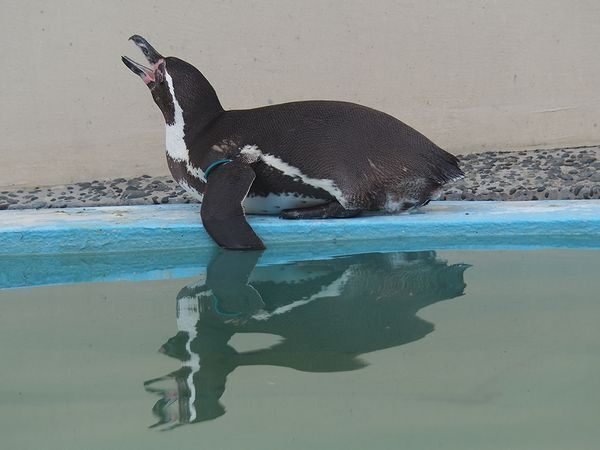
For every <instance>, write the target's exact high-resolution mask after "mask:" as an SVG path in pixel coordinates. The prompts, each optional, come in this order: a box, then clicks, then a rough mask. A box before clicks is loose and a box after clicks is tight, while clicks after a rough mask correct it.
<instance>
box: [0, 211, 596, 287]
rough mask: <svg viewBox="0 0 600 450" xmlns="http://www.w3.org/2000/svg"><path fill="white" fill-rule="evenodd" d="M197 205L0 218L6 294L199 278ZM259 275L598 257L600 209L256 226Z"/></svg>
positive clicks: (204, 239) (208, 247)
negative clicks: (467, 259)
mask: <svg viewBox="0 0 600 450" xmlns="http://www.w3.org/2000/svg"><path fill="white" fill-rule="evenodd" d="M198 210H199V206H198V205H167V206H128V207H103V208H90V209H65V210H37V211H36V210H26V211H18V210H15V211H3V212H0V289H1V288H14V287H25V286H39V285H49V284H65V283H79V282H90V281H114V280H147V279H164V278H181V277H192V276H198V274H199V273H201V272H202V271H203V270H204V269H205V267H206V264H207V263H208V261H209V260H210V257H211V254H212V253H213V252H214V251H216V250H217V247H216V246H215V245H214V243H213V242H212V241H211V240H210V238H209V237H208V236H207V235H206V232H205V231H204V229H203V227H202V225H201V223H200V218H199V214H198ZM250 221H251V223H252V225H253V226H254V227H255V229H256V230H257V232H258V233H259V234H260V235H261V236H262V237H263V239H264V240H265V242H266V244H267V246H268V247H269V249H268V250H267V251H266V252H265V253H264V254H263V255H262V257H261V259H260V262H259V265H268V264H283V263H288V262H293V261H302V260H307V259H326V258H331V257H335V256H339V255H350V254H358V253H370V252H394V251H421V250H444V249H462V250H482V249H535V248H558V247H566V248H600V201H595V200H586V201H541V202H448V201H446V202H436V203H434V204H431V205H430V206H428V207H426V208H423V209H422V211H421V213H419V214H403V215H398V216H370V217H363V218H357V219H346V220H322V221H284V220H280V219H278V218H275V217H251V219H250Z"/></svg>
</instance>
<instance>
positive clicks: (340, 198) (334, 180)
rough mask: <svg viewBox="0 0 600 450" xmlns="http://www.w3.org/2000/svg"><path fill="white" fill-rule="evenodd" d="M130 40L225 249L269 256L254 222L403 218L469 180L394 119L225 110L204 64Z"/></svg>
mask: <svg viewBox="0 0 600 450" xmlns="http://www.w3.org/2000/svg"><path fill="white" fill-rule="evenodd" d="M130 40H131V41H133V42H134V43H135V45H136V46H137V47H139V49H140V50H141V51H142V53H143V54H144V56H145V58H146V60H147V61H148V64H149V67H147V66H144V65H142V64H139V63H137V62H135V61H133V60H132V59H131V58H129V57H126V56H123V57H122V61H123V63H124V64H125V65H126V66H127V67H128V68H129V69H130V70H131V71H132V72H133V73H134V74H136V75H138V76H139V77H140V78H141V79H142V80H143V82H144V83H145V84H146V86H147V87H148V88H149V90H150V93H151V94H152V97H153V99H154V102H155V103H156V104H157V106H158V107H159V109H160V111H161V112H162V114H163V116H164V119H165V123H166V153H167V164H168V167H169V170H170V171H171V174H172V176H173V177H174V179H175V180H176V181H177V182H178V183H179V185H180V186H182V187H183V189H185V190H186V191H187V192H189V193H190V194H191V195H192V196H193V197H195V198H196V199H198V200H199V201H200V202H201V203H202V206H201V211H200V215H201V218H202V222H203V225H204V228H205V229H206V231H207V232H208V234H209V235H210V236H211V237H212V238H213V240H214V241H215V242H216V243H217V244H218V245H219V246H221V247H223V248H226V249H235V250H260V249H264V248H265V246H264V244H263V242H262V240H261V239H260V238H259V237H258V236H257V234H256V233H255V232H254V230H253V229H252V228H251V227H250V225H249V224H248V222H247V221H246V214H279V216H280V217H281V218H283V219H324V218H349V217H355V216H358V215H360V214H361V213H363V212H365V211H379V212H382V213H399V212H403V211H407V210H410V209H413V208H418V207H420V206H422V205H425V204H427V203H428V202H429V201H430V200H431V199H432V198H434V197H435V196H436V195H439V193H440V192H441V188H442V186H443V185H444V184H445V183H448V182H451V181H455V180H458V179H461V178H463V177H464V174H463V172H462V171H461V169H460V168H459V165H458V159H457V158H456V157H455V156H453V155H451V154H450V153H448V152H446V151H444V150H442V149H441V148H440V147H438V146H437V145H436V144H434V143H433V142H432V141H430V140H429V139H428V138H426V137H425V136H423V135H422V134H421V133H419V132H418V131H416V130H414V129H413V128H411V127H410V126H408V125H406V124H405V123H403V122H401V121H399V120H398V119H396V118H395V117H392V116H391V115H388V114H386V113H384V112H381V111H377V110H375V109H371V108H368V107H366V106H362V105H358V104H354V103H348V102H341V101H323V100H312V101H299V102H291V103H284V104H277V105H270V106H264V107H259V108H254V109H246V110H225V109H224V108H223V106H222V105H221V103H220V101H219V98H218V96H217V93H216V92H215V89H214V88H213V87H212V85H211V84H210V83H209V81H208V80H207V79H206V78H205V77H204V75H202V73H201V72H200V71H199V70H198V69H196V68H195V67H194V66H192V65H191V64H189V63H187V62H185V61H183V60H181V59H179V58H176V57H164V56H162V55H161V54H160V53H158V52H157V51H156V50H155V49H154V47H152V46H151V45H150V43H148V41H147V40H146V39H144V38H143V37H141V36H139V35H134V36H132V37H131V38H130Z"/></svg>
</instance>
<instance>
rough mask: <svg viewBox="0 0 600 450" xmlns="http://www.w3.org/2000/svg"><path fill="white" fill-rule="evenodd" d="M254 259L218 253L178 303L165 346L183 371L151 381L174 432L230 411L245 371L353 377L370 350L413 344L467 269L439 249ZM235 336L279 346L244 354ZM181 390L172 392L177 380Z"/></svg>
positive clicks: (163, 421)
mask: <svg viewBox="0 0 600 450" xmlns="http://www.w3.org/2000/svg"><path fill="white" fill-rule="evenodd" d="M259 257H260V253H258V252H250V253H245V254H241V255H240V254H232V253H229V252H222V251H221V252H219V253H217V254H216V255H215V256H214V257H213V259H212V260H211V262H210V264H209V266H208V268H207V273H206V278H205V279H203V280H201V281H199V282H198V283H195V284H190V285H188V286H186V287H184V288H183V289H181V291H180V292H179V294H178V296H177V326H178V328H179V332H178V333H177V334H176V335H175V336H174V337H172V338H170V339H169V340H168V341H167V342H166V343H165V344H164V345H163V346H162V347H161V349H160V351H161V353H164V354H166V355H168V356H171V357H174V358H177V359H179V360H180V361H181V362H182V367H181V369H179V370H177V371H175V372H173V373H171V374H168V375H166V376H163V377H160V378H155V379H152V380H148V381H146V382H145V383H144V386H145V389H146V390H147V391H148V392H151V393H153V394H155V395H158V396H159V397H160V399H159V400H158V401H157V402H156V404H155V406H154V408H153V411H154V414H155V415H156V416H157V417H158V418H159V422H158V423H156V424H155V425H154V426H155V427H161V428H171V427H177V426H180V425H185V424H188V423H194V422H202V421H207V420H211V419H215V418H217V417H219V416H221V415H223V414H224V413H225V408H224V407H223V405H222V404H221V403H220V401H219V400H220V398H221V396H222V395H223V393H224V391H225V383H226V379H227V376H228V375H229V374H230V373H231V372H232V371H233V370H235V368H236V367H239V366H280V367H289V368H292V369H296V370H301V371H305V372H339V371H349V370H356V369H360V368H362V367H364V366H365V365H366V363H365V362H364V361H362V360H361V359H360V355H362V354H364V353H369V352H374V351H377V350H382V349H386V348H390V347H395V346H399V345H403V344H407V343H410V342H414V341H416V340H418V339H421V338H423V337H424V336H426V335H427V334H429V333H431V332H432V331H433V329H434V326H433V324H431V323H429V322H427V321H425V320H423V319H421V318H419V317H418V316H417V315H416V314H417V312H418V311H419V310H420V309H422V308H425V307H427V306H429V305H432V304H434V303H436V302H439V301H442V300H447V299H451V298H454V297H458V296H461V295H463V293H464V289H465V286H466V285H465V282H464V276H463V274H464V271H465V270H466V269H467V268H468V267H469V266H468V265H466V264H453V265H448V264H447V263H446V262H445V261H443V260H440V259H438V258H437V257H436V254H435V253H434V252H417V253H392V254H380V253H377V254H363V255H352V256H347V257H340V258H334V259H331V260H324V261H318V260H316V261H305V262H297V263H288V264H281V265H270V266H265V267H258V268H256V269H255V268H254V267H255V264H256V262H257V259H258V258H259ZM236 333H266V334H272V335H276V336H280V337H281V338H282V341H281V342H279V343H277V344H276V345H273V346H272V347H269V348H264V349H260V350H255V351H247V352H238V351H236V350H235V349H234V348H233V347H231V346H230V345H229V341H230V340H231V338H232V337H233V335H234V334H236ZM173 382H174V383H175V386H173V384H172V383H173Z"/></svg>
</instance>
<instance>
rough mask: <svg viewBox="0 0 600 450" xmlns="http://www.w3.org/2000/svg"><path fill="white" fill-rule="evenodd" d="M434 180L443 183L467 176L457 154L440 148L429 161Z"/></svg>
mask: <svg viewBox="0 0 600 450" xmlns="http://www.w3.org/2000/svg"><path fill="white" fill-rule="evenodd" d="M429 163H430V169H431V172H432V173H431V175H432V179H433V181H435V182H436V183H438V184H440V185H443V184H446V183H450V182H452V181H458V180H461V179H463V178H464V177H465V173H464V172H463V171H462V170H461V168H460V166H459V160H458V158H457V157H456V156H454V155H452V154H450V153H448V152H447V151H445V150H442V149H439V152H436V153H435V154H434V156H433V158H432V160H430V161H429Z"/></svg>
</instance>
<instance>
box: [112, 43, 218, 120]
mask: <svg viewBox="0 0 600 450" xmlns="http://www.w3.org/2000/svg"><path fill="white" fill-rule="evenodd" d="M129 40H131V41H133V42H134V43H135V45H136V46H138V47H139V48H140V50H142V53H144V56H145V57H146V60H147V61H148V64H149V65H150V67H146V66H144V65H142V64H140V63H137V62H135V61H133V60H132V59H131V58H129V57H127V56H122V57H121V60H122V61H123V63H124V64H125V65H126V66H127V67H128V68H129V69H130V70H131V71H132V72H133V73H135V74H136V75H138V76H139V77H140V78H141V79H142V81H143V82H144V83H145V84H146V86H147V87H148V89H150V93H151V94H152V98H153V99H154V102H155V103H156V104H157V105H158V107H159V108H160V110H161V112H162V113H163V116H164V117H165V122H166V123H167V124H168V125H172V124H174V123H175V111H176V107H178V108H181V109H182V111H183V112H184V113H190V112H200V113H202V112H213V111H215V110H216V111H222V107H221V104H220V103H219V100H218V98H217V94H216V92H215V91H214V89H213V87H212V86H211V85H210V83H209V82H208V80H206V78H204V76H203V75H202V73H200V71H199V70H198V69H196V68H195V67H194V66H192V65H191V64H189V63H187V62H185V61H183V60H181V59H179V58H175V57H172V56H169V57H164V56H162V55H161V54H160V53H158V52H157V51H156V50H155V49H154V47H152V46H151V45H150V44H149V43H148V41H147V40H146V39H144V38H143V37H141V36H138V35H137V34H135V35H133V36H131V37H130V38H129Z"/></svg>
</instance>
